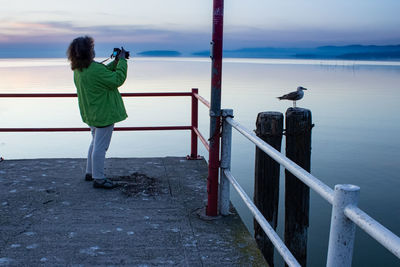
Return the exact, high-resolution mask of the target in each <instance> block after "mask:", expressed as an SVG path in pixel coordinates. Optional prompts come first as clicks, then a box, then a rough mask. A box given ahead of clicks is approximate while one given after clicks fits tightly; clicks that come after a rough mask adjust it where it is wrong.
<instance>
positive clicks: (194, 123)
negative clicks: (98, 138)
mask: <svg viewBox="0 0 400 267" xmlns="http://www.w3.org/2000/svg"><path fill="white" fill-rule="evenodd" d="M198 92H199V90H198V89H197V88H193V89H192V92H166V93H122V94H121V95H122V96H123V97H177V96H190V97H191V98H192V110H191V125H189V126H149V127H115V128H114V131H170V130H190V131H191V149H190V155H188V156H187V158H188V159H198V158H199V155H198V152H197V138H199V139H200V141H201V142H202V143H203V145H204V146H205V148H206V149H207V150H208V151H209V150H210V148H209V144H208V142H207V140H206V139H205V138H204V136H203V135H202V134H201V133H200V131H199V129H198V101H200V102H202V103H203V104H204V105H205V106H207V107H208V108H210V103H209V102H208V101H207V100H205V99H204V98H203V97H201V96H200V95H199V94H198ZM6 97H10V98H20V97H21V98H22V97H23V98H32V97H77V94H74V93H71V94H46V93H40V94H31V93H28V94H13V93H11V94H0V98H6ZM82 131H90V128H87V127H85V128H0V132H82Z"/></svg>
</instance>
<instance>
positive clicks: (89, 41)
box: [67, 36, 95, 71]
mask: <svg viewBox="0 0 400 267" xmlns="http://www.w3.org/2000/svg"><path fill="white" fill-rule="evenodd" d="M67 56H68V60H69V61H71V69H72V70H75V69H78V70H80V71H82V69H84V68H87V67H89V65H90V63H92V61H93V59H94V56H95V54H94V40H93V38H92V37H89V36H83V37H78V38H75V39H74V40H73V41H72V42H71V44H70V45H69V47H68V50H67Z"/></svg>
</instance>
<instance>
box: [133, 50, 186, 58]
mask: <svg viewBox="0 0 400 267" xmlns="http://www.w3.org/2000/svg"><path fill="white" fill-rule="evenodd" d="M137 55H138V56H146V57H179V56H181V53H180V52H178V51H172V50H151V51H143V52H140V53H137Z"/></svg>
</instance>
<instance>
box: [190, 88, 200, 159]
mask: <svg viewBox="0 0 400 267" xmlns="http://www.w3.org/2000/svg"><path fill="white" fill-rule="evenodd" d="M198 93H199V89H197V88H192V130H191V134H190V135H191V136H190V137H191V142H190V156H189V157H188V158H189V159H198V153H197V147H198V146H197V134H196V132H195V131H194V129H195V128H196V129H197V128H198V127H199V100H198V99H197V97H195V96H194V94H198Z"/></svg>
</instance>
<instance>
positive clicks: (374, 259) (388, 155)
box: [0, 58, 400, 266]
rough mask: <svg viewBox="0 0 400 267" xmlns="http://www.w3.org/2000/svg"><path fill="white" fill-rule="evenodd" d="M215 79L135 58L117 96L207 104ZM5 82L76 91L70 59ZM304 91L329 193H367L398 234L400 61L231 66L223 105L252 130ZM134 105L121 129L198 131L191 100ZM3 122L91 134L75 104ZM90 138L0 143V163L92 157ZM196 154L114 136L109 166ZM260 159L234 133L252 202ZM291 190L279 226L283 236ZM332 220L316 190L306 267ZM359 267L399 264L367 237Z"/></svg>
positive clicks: (16, 113)
mask: <svg viewBox="0 0 400 267" xmlns="http://www.w3.org/2000/svg"><path fill="white" fill-rule="evenodd" d="M99 60H100V59H99ZM210 70H211V65H210V60H209V59H199V58H134V59H132V60H130V62H129V73H128V79H127V81H126V82H125V84H124V85H123V86H122V87H121V88H120V91H121V92H171V91H179V92H182V91H184V92H187V91H190V90H191V88H199V91H200V94H201V95H202V96H203V97H205V98H206V99H210V83H211V82H210V76H211V75H210ZM0 77H1V83H0V92H1V93H5V92H8V93H10V92H14V93H17V92H18V93H26V92H31V93H32V92H37V93H39V92H52V93H61V92H75V88H74V85H73V81H72V72H71V71H70V69H69V65H68V62H67V61H66V60H65V59H0ZM299 85H302V86H304V87H306V88H308V89H309V90H308V91H305V97H304V99H302V100H301V101H299V102H298V106H300V107H304V108H307V109H310V110H311V111H312V115H313V123H314V124H315V127H314V128H313V132H312V162H311V173H312V174H313V175H314V176H316V177H317V178H319V179H320V180H322V181H323V182H324V183H326V184H327V185H329V186H330V187H332V188H333V187H334V185H335V184H340V183H351V184H355V185H358V186H360V187H361V195H360V202H359V206H360V207H361V208H362V209H363V210H364V211H366V212H367V213H368V214H370V215H371V216H372V217H373V218H375V219H376V220H378V221H379V222H381V223H382V224H383V225H385V226H386V227H388V228H389V229H390V230H392V231H393V232H394V233H396V234H397V235H400V198H399V189H400V174H399V173H400V153H399V151H400V138H399V136H400V126H399V124H400V120H399V117H400V115H399V114H400V113H399V111H398V110H399V108H398V107H399V103H400V62H362V61H321V60H279V59H274V60H269V59H226V60H225V61H224V65H223V84H222V107H223V108H232V109H234V114H235V119H236V120H238V121H239V122H241V123H242V124H243V125H245V126H246V127H247V128H249V129H254V128H255V120H256V117H257V113H258V112H262V111H280V112H282V113H285V111H286V109H287V108H288V107H290V106H291V103H290V102H287V101H279V100H277V99H276V97H277V96H280V95H282V94H284V93H287V92H289V91H293V90H295V88H296V87H297V86H299ZM125 104H126V107H127V111H128V115H129V118H128V119H127V120H126V121H124V122H122V123H120V124H119V126H156V125H189V124H190V114H189V113H188V112H189V110H190V99H189V98H188V97H178V98H126V99H125ZM199 112H200V123H199V124H200V126H199V128H200V130H201V132H202V133H203V134H204V135H205V136H208V132H209V128H208V123H209V118H208V111H207V109H206V108H205V107H204V106H202V105H200V108H199ZM0 120H1V124H0V125H1V126H0V127H84V126H85V125H84V124H83V123H82V122H81V119H80V115H79V111H78V106H77V100H76V99H74V98H67V99H63V98H60V99H57V98H52V99H24V98H21V99H10V98H7V99H0ZM166 135H167V137H166ZM89 139H90V138H89V134H88V133H87V132H84V133H0V155H1V156H3V157H4V158H5V159H22V158H49V157H50V158H55V157H57V158H64V157H80V158H83V157H85V156H86V151H87V147H88V143H89ZM283 143H284V142H283ZM199 146H200V149H199V151H200V154H201V155H203V156H205V157H206V158H207V157H208V156H207V152H206V150H205V149H204V148H203V147H202V145H201V143H200V142H199ZM189 151H190V134H189V132H186V131H178V132H115V133H114V136H113V140H112V143H111V147H110V149H109V152H108V157H160V156H185V155H187V154H188V153H189ZM282 151H284V148H282ZM254 154H255V148H254V145H252V144H251V143H250V142H249V141H248V140H247V139H245V138H244V137H242V136H240V135H239V134H238V133H234V135H233V149H232V173H233V174H234V175H235V176H236V177H237V179H238V181H239V182H240V184H241V185H242V187H243V188H244V189H245V190H246V191H247V192H248V194H249V195H251V196H252V194H253V186H254V184H253V176H254ZM0 167H1V165H0ZM282 173H283V170H282ZM282 177H283V176H282ZM283 180H284V179H283V178H281V181H282V182H281V196H282V197H281V201H280V211H279V212H280V213H279V219H278V221H279V222H278V223H279V226H278V232H279V233H280V235H281V236H283V235H282V226H283V225H282V222H283V215H284V214H283V211H284V209H283V193H284V185H283ZM232 199H233V202H234V205H235V206H236V207H237V208H238V210H239V213H240V215H241V216H242V218H243V220H244V221H245V223H246V225H247V226H248V228H249V230H250V231H252V217H251V216H250V213H249V212H248V211H247V209H246V208H245V207H244V204H243V203H242V202H241V200H240V199H239V198H238V196H237V195H236V194H235V193H232ZM330 214H331V206H330V204H328V203H327V202H326V201H325V200H323V199H322V198H321V197H319V196H318V195H317V194H315V193H314V192H311V204H310V228H309V244H308V251H309V256H308V263H309V264H308V265H309V266H324V265H325V262H326V251H327V246H328V235H329V223H330ZM277 257H278V258H279V256H277ZM278 265H282V262H281V260H278ZM353 266H400V260H399V259H397V258H396V257H395V256H393V255H392V254H391V253H390V252H387V251H386V249H384V248H383V247H381V246H380V245H379V244H378V243H377V242H375V241H374V240H373V239H372V238H370V237H369V236H368V235H367V234H365V233H364V232H363V231H362V230H360V229H358V230H357V233H356V241H355V255H354V258H353Z"/></svg>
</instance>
